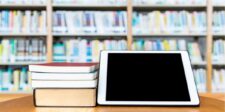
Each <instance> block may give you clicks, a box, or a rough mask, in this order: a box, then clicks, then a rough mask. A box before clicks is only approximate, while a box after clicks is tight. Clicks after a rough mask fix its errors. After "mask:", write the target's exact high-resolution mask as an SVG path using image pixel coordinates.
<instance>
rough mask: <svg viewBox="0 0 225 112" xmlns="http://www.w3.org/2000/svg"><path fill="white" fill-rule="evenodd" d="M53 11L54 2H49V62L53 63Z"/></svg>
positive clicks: (50, 0)
mask: <svg viewBox="0 0 225 112" xmlns="http://www.w3.org/2000/svg"><path fill="white" fill-rule="evenodd" d="M52 10H53V7H52V0H47V62H52V58H53V56H52V54H53V50H52V49H53V47H52V46H53V36H52V12H53V11H52Z"/></svg>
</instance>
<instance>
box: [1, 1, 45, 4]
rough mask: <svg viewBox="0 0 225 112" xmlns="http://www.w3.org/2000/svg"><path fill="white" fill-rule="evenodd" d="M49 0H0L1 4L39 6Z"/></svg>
mask: <svg viewBox="0 0 225 112" xmlns="http://www.w3.org/2000/svg"><path fill="white" fill-rule="evenodd" d="M46 1H47V0H0V4H14V5H16V4H23V5H28V4H32V5H38V4H45V3H46Z"/></svg>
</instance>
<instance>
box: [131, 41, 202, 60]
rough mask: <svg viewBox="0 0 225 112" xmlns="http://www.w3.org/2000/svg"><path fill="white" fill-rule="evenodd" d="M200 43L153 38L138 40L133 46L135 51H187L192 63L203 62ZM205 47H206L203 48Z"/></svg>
mask: <svg viewBox="0 0 225 112" xmlns="http://www.w3.org/2000/svg"><path fill="white" fill-rule="evenodd" d="M199 42H201V41H199ZM199 45H201V44H199V43H198V42H195V41H193V40H190V39H189V40H185V39H159V38H157V37H156V38H152V39H148V40H144V39H137V40H134V42H133V44H132V49H133V50H151V51H176V50H181V51H183V50H187V51H188V52H189V55H190V58H191V61H192V62H203V54H202V52H201V51H200V46H199ZM202 47H204V46H202Z"/></svg>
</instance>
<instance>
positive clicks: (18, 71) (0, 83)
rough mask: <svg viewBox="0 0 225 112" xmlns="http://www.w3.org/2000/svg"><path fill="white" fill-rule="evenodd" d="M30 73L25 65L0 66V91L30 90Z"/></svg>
mask: <svg viewBox="0 0 225 112" xmlns="http://www.w3.org/2000/svg"><path fill="white" fill-rule="evenodd" d="M29 80H31V77H30V74H29V73H28V71H27V67H19V68H18V67H14V66H12V67H11V66H10V67H1V68H0V91H9V92H18V91H31V82H30V81H29Z"/></svg>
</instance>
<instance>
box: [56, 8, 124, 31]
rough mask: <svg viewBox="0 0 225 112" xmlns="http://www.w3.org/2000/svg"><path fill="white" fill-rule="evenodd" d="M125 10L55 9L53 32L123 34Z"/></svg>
mask: <svg viewBox="0 0 225 112" xmlns="http://www.w3.org/2000/svg"><path fill="white" fill-rule="evenodd" d="M126 21H127V15H126V12H125V11H60V10H58V11H55V12H53V32H54V33H59V34H60V33H69V34H74V33H76V34H105V32H107V34H124V33H126V26H127V22H126Z"/></svg>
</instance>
